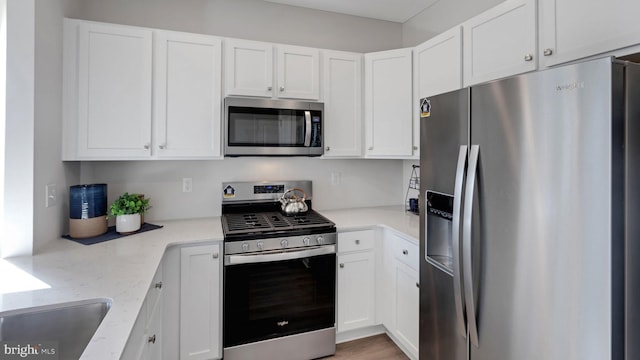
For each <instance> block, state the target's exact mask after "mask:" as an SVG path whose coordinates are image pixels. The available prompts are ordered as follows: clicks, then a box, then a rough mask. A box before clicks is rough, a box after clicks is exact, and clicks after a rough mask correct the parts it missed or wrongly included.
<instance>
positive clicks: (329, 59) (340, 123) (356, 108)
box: [322, 51, 362, 158]
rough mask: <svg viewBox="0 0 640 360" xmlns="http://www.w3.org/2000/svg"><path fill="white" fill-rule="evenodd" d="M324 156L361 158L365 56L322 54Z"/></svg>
mask: <svg viewBox="0 0 640 360" xmlns="http://www.w3.org/2000/svg"><path fill="white" fill-rule="evenodd" d="M322 64H323V75H324V81H323V99H324V144H325V149H324V157H325V158H327V157H358V156H362V54H357V53H348V52H341V51H324V52H323V61H322Z"/></svg>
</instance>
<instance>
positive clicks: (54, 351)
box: [0, 341, 58, 360]
mask: <svg viewBox="0 0 640 360" xmlns="http://www.w3.org/2000/svg"><path fill="white" fill-rule="evenodd" d="M13 359H46V360H58V342H57V341H28V342H25V341H0V360H13Z"/></svg>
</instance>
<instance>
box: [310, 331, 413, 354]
mask: <svg viewBox="0 0 640 360" xmlns="http://www.w3.org/2000/svg"><path fill="white" fill-rule="evenodd" d="M347 359H348V360H360V359H362V360H407V359H409V358H408V357H407V356H406V355H405V354H404V353H403V352H402V350H400V348H398V347H397V346H396V344H394V343H393V341H391V339H389V337H388V336H387V335H385V334H381V335H376V336H371V337H367V338H364V339H359V340H354V341H349V342H345V343H342V344H338V345H336V354H335V355H334V356H329V357H325V358H322V360H347Z"/></svg>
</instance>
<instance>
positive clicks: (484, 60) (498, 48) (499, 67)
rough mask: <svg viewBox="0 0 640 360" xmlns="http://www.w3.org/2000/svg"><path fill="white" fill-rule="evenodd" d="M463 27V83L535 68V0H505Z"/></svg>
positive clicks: (474, 82)
mask: <svg viewBox="0 0 640 360" xmlns="http://www.w3.org/2000/svg"><path fill="white" fill-rule="evenodd" d="M462 27H463V32H464V40H463V43H464V56H463V58H464V85H465V86H470V85H473V84H477V83H481V82H485V81H489V80H495V79H498V78H503V77H507V76H511V75H515V74H521V73H524V72H528V71H533V70H536V68H537V56H536V4H535V0H507V1H505V2H503V3H501V4H499V5H497V6H495V7H493V8H491V9H489V10H487V11H485V12H484V13H482V14H480V15H478V16H475V17H473V18H471V19H469V20H468V21H466V22H464V23H463V24H462Z"/></svg>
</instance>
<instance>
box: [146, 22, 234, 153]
mask: <svg viewBox="0 0 640 360" xmlns="http://www.w3.org/2000/svg"><path fill="white" fill-rule="evenodd" d="M221 45H222V43H221V41H220V39H218V38H215V37H211V36H203V35H195V34H185V33H176V32H168V31H158V32H157V33H156V57H155V59H156V61H155V66H156V68H155V70H156V72H155V74H156V76H155V79H156V81H155V101H154V104H155V113H154V116H155V125H156V126H157V128H156V131H155V142H154V153H156V154H157V155H158V157H162V158H216V157H220V154H221V150H220V144H221V141H220V131H221V130H220V124H221V122H220V118H221V113H220V89H221V81H220V77H221V75H222V74H221V71H222V69H221V64H220V62H221V53H222V52H221Z"/></svg>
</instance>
